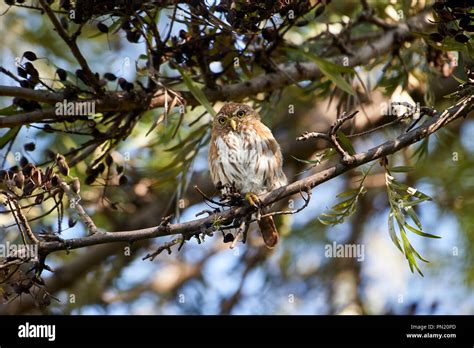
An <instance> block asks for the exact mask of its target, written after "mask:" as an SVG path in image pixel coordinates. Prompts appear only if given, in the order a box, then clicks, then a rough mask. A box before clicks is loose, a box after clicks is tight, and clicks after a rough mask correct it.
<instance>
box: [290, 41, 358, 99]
mask: <svg viewBox="0 0 474 348" xmlns="http://www.w3.org/2000/svg"><path fill="white" fill-rule="evenodd" d="M286 50H287V51H291V52H295V53H297V54H300V55H302V56H304V57H306V58H307V59H309V60H311V61H312V62H314V63H315V64H316V65H317V66H318V67H319V69H321V72H322V73H323V74H324V75H326V76H327V77H328V78H329V79H330V80H331V81H332V82H334V83H335V84H336V86H337V87H339V88H340V89H342V90H343V91H344V92H346V93H349V94H350V95H355V93H354V90H353V89H352V87H351V85H350V84H349V83H348V82H347V81H346V80H345V79H344V78H343V77H342V75H341V74H353V73H355V71H354V69H353V68H350V67H347V66H342V65H338V64H334V63H333V62H330V61H328V60H326V59H323V58H321V57H318V56H317V55H316V54H314V53H309V52H304V51H302V50H298V49H294V48H287V49H286Z"/></svg>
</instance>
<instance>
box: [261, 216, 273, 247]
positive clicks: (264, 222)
mask: <svg viewBox="0 0 474 348" xmlns="http://www.w3.org/2000/svg"><path fill="white" fill-rule="evenodd" d="M258 227H259V228H260V232H261V233H262V236H263V241H264V242H265V245H266V246H267V248H270V249H271V248H273V247H274V246H275V245H277V243H278V231H277V229H276V226H275V222H274V221H273V218H272V217H271V216H267V217H264V218H261V219H260V221H259V222H258Z"/></svg>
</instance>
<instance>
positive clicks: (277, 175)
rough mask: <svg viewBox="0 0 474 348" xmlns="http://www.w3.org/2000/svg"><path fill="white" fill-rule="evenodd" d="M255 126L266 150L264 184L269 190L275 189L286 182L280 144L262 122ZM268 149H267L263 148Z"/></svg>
mask: <svg viewBox="0 0 474 348" xmlns="http://www.w3.org/2000/svg"><path fill="white" fill-rule="evenodd" d="M259 124H260V126H259V127H256V131H257V135H258V137H259V138H260V139H261V140H262V142H264V146H262V147H263V148H264V151H268V153H266V154H265V157H266V159H267V161H268V163H267V168H266V172H265V181H264V182H265V186H266V187H267V188H268V189H269V190H273V189H276V188H278V187H280V186H284V185H286V184H287V179H286V176H285V173H283V169H282V167H283V156H282V154H281V150H280V145H279V144H278V142H277V141H276V140H275V138H274V137H273V134H272V132H271V130H270V129H269V128H268V127H267V126H265V125H264V124H263V123H261V122H259ZM265 148H266V149H268V150H265Z"/></svg>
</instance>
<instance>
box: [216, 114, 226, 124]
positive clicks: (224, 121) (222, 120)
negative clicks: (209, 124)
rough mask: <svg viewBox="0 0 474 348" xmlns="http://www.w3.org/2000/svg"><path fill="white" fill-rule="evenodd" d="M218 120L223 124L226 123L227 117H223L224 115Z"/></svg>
mask: <svg viewBox="0 0 474 348" xmlns="http://www.w3.org/2000/svg"><path fill="white" fill-rule="evenodd" d="M217 122H219V124H221V125H224V124H225V123H226V118H225V117H223V116H222V117H219V118H218V119H217Z"/></svg>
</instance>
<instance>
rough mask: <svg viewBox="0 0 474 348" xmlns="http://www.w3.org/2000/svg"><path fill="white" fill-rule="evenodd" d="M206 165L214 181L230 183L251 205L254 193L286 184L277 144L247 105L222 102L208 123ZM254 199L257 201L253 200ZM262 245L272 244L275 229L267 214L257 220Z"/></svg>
mask: <svg viewBox="0 0 474 348" xmlns="http://www.w3.org/2000/svg"><path fill="white" fill-rule="evenodd" d="M208 161H209V169H210V172H211V177H212V181H213V182H214V185H216V186H217V185H218V184H219V183H220V184H222V185H232V184H233V185H234V186H235V188H236V189H237V191H238V192H239V193H240V194H242V195H245V197H246V199H247V200H248V201H249V203H251V204H252V205H256V203H257V202H258V197H257V196H256V195H259V194H262V193H266V192H269V191H271V190H274V189H276V188H278V187H280V186H284V185H286V183H287V181H286V176H285V174H284V173H283V170H282V164H283V159H282V155H281V151H280V146H279V145H278V143H277V142H276V140H275V138H274V137H273V134H272V132H271V131H270V129H268V128H267V127H266V126H265V125H264V124H263V123H262V122H260V115H259V114H258V113H257V112H256V111H255V110H253V109H252V108H251V107H250V106H248V105H245V104H238V103H229V104H225V105H224V106H223V107H222V109H221V110H220V111H219V113H218V114H217V115H216V117H215V119H214V122H213V125H212V137H211V146H210V148H209V156H208ZM256 201H257V202H256ZM258 225H259V228H260V231H261V233H262V236H263V240H264V242H265V245H266V246H267V247H269V248H272V247H274V246H275V245H276V244H277V242H278V231H277V229H276V226H275V223H274V221H273V218H272V217H271V216H269V217H263V218H261V219H260V221H259V222H258Z"/></svg>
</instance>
